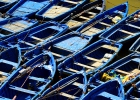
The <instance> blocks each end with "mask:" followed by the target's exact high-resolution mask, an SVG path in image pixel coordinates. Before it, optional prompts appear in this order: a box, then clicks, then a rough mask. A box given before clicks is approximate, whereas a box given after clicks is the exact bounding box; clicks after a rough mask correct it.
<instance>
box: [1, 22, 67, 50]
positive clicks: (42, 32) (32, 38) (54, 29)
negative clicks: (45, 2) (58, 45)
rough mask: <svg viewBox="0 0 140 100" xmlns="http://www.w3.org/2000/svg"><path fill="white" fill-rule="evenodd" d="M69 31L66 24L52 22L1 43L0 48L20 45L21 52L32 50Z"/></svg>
mask: <svg viewBox="0 0 140 100" xmlns="http://www.w3.org/2000/svg"><path fill="white" fill-rule="evenodd" d="M67 29H68V26H66V25H65V24H59V23H57V22H53V21H50V22H47V23H44V24H41V25H39V26H36V27H33V28H31V29H28V30H26V31H23V32H21V33H19V34H17V35H14V36H11V37H9V38H7V39H5V40H3V41H1V42H0V47H3V48H9V47H12V46H14V45H16V44H18V45H19V47H20V48H21V51H26V50H30V49H33V48H35V47H36V46H38V45H41V44H44V43H45V42H47V41H50V40H52V39H54V38H56V37H58V36H60V35H62V34H63V33H64V32H65V31H66V30H67Z"/></svg>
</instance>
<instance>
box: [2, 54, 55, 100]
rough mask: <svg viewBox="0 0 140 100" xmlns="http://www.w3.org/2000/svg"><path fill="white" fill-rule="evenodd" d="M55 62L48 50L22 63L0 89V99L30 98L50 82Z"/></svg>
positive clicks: (26, 99) (25, 99)
mask: <svg viewBox="0 0 140 100" xmlns="http://www.w3.org/2000/svg"><path fill="white" fill-rule="evenodd" d="M55 72H56V63H55V61H54V58H53V56H52V55H51V53H50V52H48V53H44V54H41V55H38V56H37V57H36V58H34V59H32V60H30V61H28V62H27V63H25V64H23V65H22V66H21V67H20V68H18V69H17V71H16V72H15V74H13V75H12V77H11V78H10V79H9V81H7V82H6V83H5V84H4V85H3V87H2V88H1V90H0V99H3V100H4V99H5V100H9V99H12V100H31V99H32V98H33V97H34V96H37V95H40V94H41V92H43V90H44V89H45V88H46V87H47V86H48V85H49V84H50V82H52V80H53V77H54V75H55Z"/></svg>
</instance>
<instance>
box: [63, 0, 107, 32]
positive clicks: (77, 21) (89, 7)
mask: <svg viewBox="0 0 140 100" xmlns="http://www.w3.org/2000/svg"><path fill="white" fill-rule="evenodd" d="M104 9H105V0H95V1H94V2H91V3H88V4H86V5H84V6H83V7H81V8H80V9H77V11H75V12H73V13H72V14H70V15H69V16H67V17H66V18H64V19H63V20H62V23H65V24H67V25H68V26H69V29H71V30H73V29H77V28H79V27H80V26H81V25H83V24H84V23H86V22H87V21H89V20H91V19H92V18H94V17H96V16H97V15H98V14H100V13H101V12H103V11H104Z"/></svg>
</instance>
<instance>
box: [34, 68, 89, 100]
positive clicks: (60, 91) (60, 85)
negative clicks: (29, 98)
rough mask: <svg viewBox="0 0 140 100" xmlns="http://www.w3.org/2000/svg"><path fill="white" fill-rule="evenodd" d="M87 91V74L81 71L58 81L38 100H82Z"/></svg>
mask: <svg viewBox="0 0 140 100" xmlns="http://www.w3.org/2000/svg"><path fill="white" fill-rule="evenodd" d="M86 89H87V78H86V74H85V73H84V72H83V71H81V72H79V73H76V74H73V75H71V76H69V77H67V78H64V79H62V80H60V81H58V82H57V83H56V84H54V85H53V86H52V87H51V88H49V89H47V90H46V91H44V92H43V94H41V95H40V96H39V97H38V98H37V99H36V100H68V99H70V100H80V99H81V98H82V97H83V96H84V95H85V92H86Z"/></svg>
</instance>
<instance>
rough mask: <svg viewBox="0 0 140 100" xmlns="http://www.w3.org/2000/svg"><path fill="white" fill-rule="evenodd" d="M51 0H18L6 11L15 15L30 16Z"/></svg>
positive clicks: (51, 0)
mask: <svg viewBox="0 0 140 100" xmlns="http://www.w3.org/2000/svg"><path fill="white" fill-rule="evenodd" d="M52 2H53V0H20V1H19V2H18V3H17V4H16V5H15V6H13V7H12V8H11V9H10V10H9V11H7V12H6V13H7V14H8V15H10V16H16V17H31V16H34V15H35V13H36V12H37V11H39V10H40V9H42V8H44V7H45V6H47V5H49V4H50V3H52Z"/></svg>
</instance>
